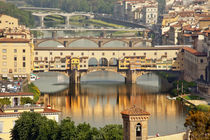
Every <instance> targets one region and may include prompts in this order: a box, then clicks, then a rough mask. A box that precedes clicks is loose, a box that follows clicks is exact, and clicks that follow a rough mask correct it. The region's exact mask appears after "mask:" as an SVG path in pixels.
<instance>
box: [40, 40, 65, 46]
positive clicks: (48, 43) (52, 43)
mask: <svg viewBox="0 0 210 140" xmlns="http://www.w3.org/2000/svg"><path fill="white" fill-rule="evenodd" d="M37 46H38V47H58V46H63V44H62V43H61V42H58V41H56V40H46V41H43V42H40V43H39V44H38V45H37Z"/></svg>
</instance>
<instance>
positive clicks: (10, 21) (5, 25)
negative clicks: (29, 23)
mask: <svg viewBox="0 0 210 140" xmlns="http://www.w3.org/2000/svg"><path fill="white" fill-rule="evenodd" d="M18 27H19V25H18V19H17V18H13V17H11V16H7V15H0V29H9V28H10V29H15V28H18Z"/></svg>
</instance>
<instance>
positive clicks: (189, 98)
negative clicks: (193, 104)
mask: <svg viewBox="0 0 210 140" xmlns="http://www.w3.org/2000/svg"><path fill="white" fill-rule="evenodd" d="M182 97H183V98H184V99H186V100H203V99H205V98H202V97H199V96H195V95H185V96H182Z"/></svg>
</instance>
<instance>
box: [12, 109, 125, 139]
mask: <svg viewBox="0 0 210 140" xmlns="http://www.w3.org/2000/svg"><path fill="white" fill-rule="evenodd" d="M28 138H31V139H40V138H41V139H46V140H47V139H51V140H56V139H60V140H67V139H72V140H122V139H123V129H122V125H115V124H111V125H106V126H104V127H103V128H99V129H97V128H95V127H91V126H90V125H89V124H87V123H80V124H78V125H77V126H76V125H75V123H74V122H73V121H71V119H70V118H66V119H64V120H62V121H61V123H57V122H55V121H54V120H50V119H47V118H46V117H45V116H42V115H41V114H39V113H35V112H23V113H22V114H21V115H20V117H19V119H18V120H17V121H15V126H14V128H13V129H12V130H11V139H15V140H24V139H28Z"/></svg>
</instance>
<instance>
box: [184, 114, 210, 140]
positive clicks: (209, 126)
mask: <svg viewBox="0 0 210 140" xmlns="http://www.w3.org/2000/svg"><path fill="white" fill-rule="evenodd" d="M184 126H185V127H187V128H189V129H190V130H191V139H192V140H209V139H210V135H209V133H210V112H209V111H208V112H200V111H190V112H189V114H188V116H187V118H186V121H185V124H184Z"/></svg>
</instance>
